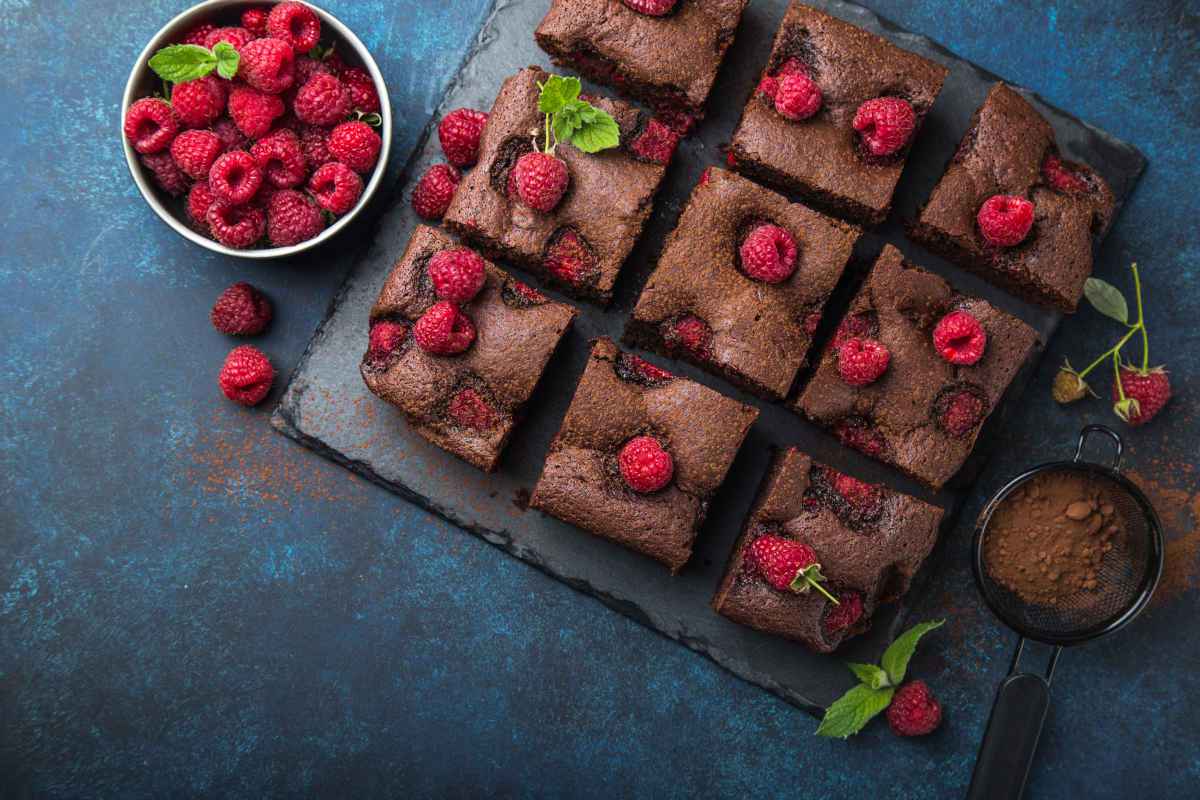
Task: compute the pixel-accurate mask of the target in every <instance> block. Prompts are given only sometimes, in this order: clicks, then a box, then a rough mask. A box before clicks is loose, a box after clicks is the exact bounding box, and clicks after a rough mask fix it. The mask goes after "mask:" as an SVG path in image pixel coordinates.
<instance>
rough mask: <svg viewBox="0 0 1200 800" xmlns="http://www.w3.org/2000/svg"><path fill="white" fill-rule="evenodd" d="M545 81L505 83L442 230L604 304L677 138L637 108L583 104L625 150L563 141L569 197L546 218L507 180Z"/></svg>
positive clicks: (527, 72)
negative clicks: (612, 126)
mask: <svg viewBox="0 0 1200 800" xmlns="http://www.w3.org/2000/svg"><path fill="white" fill-rule="evenodd" d="M549 77H550V76H549V75H548V74H547V73H546V72H544V71H542V70H541V69H538V68H537V67H529V68H527V69H523V70H521V71H520V72H519V73H517V74H516V75H514V76H513V77H511V78H509V79H508V80H506V81H505V82H504V85H503V87H502V88H501V89H500V94H499V96H498V97H497V98H496V102H495V104H494V105H493V106H492V110H491V113H490V114H489V116H488V121H487V125H486V126H485V127H484V131H483V139H482V141H481V143H480V149H479V163H478V164H477V165H476V166H475V167H474V168H473V169H472V170H471V171H470V172H468V173H467V174H466V175H464V176H463V178H462V181H461V182H460V183H459V186H458V189H457V191H456V192H455V194H454V199H453V200H452V201H451V203H450V208H449V209H448V210H447V211H446V215H445V222H446V226H447V227H448V228H449V229H450V230H451V231H453V232H454V233H456V234H458V235H459V236H461V237H463V238H464V239H466V240H468V241H470V242H472V243H473V244H475V245H476V246H478V247H480V248H481V249H483V250H484V251H485V252H486V253H488V254H489V255H491V256H493V257H496V258H504V259H507V260H510V261H512V262H513V263H515V264H518V265H520V266H523V267H525V268H526V269H528V270H530V271H532V272H536V273H538V274H540V275H542V276H544V277H545V278H546V279H547V280H548V281H551V282H553V283H555V284H557V285H559V286H561V287H562V288H563V290H564V291H566V292H567V293H569V294H571V295H573V296H575V297H580V298H584V299H588V300H593V301H596V302H599V303H602V304H607V303H608V302H609V301H610V300H611V299H612V289H613V284H614V283H616V280H617V274H618V273H619V272H620V270H621V266H622V265H623V264H624V262H625V259H626V257H627V256H628V255H629V252H630V251H631V250H632V249H633V246H634V244H635V243H636V242H637V240H638V237H639V236H641V233H642V228H643V226H644V225H645V223H646V219H647V217H649V215H650V210H651V207H652V201H653V198H654V195H655V194H656V193H657V192H658V189H659V185H660V183H661V182H662V178H663V175H664V174H665V172H666V161H668V160H669V158H670V156H671V153H672V151H673V149H674V142H675V140H676V139H677V138H678V137H677V135H676V134H674V133H673V132H671V131H670V130H668V129H666V127H665V126H661V125H657V124H656V123H655V121H654V120H653V119H652V118H650V117H649V116H648V115H646V114H644V113H642V112H639V111H638V110H637V109H636V108H634V107H633V106H631V105H629V104H627V103H622V102H620V101H615V100H607V99H603V98H597V97H590V98H588V100H589V102H591V103H592V104H593V105H594V106H596V107H597V108H601V109H603V110H604V111H606V112H608V113H609V114H611V115H612V116H613V118H614V119H615V120H616V122H617V125H618V127H619V128H620V130H621V146H620V147H619V148H614V149H611V150H604V151H601V152H599V153H593V154H589V153H584V152H583V151H581V150H579V149H577V148H576V147H575V146H574V145H571V144H565V143H561V142H560V143H559V144H558V146H557V147H556V148H555V155H556V156H557V158H558V159H560V160H561V161H562V162H563V163H564V164H565V165H566V169H567V180H568V183H567V188H566V193H565V194H564V195H563V196H562V197H561V200H558V201H557V202H556V203H555V204H554V206H553V208H552V209H551V210H549V211H545V212H543V211H535V210H534V209H532V208H530V207H528V206H527V205H526V204H524V203H522V202H520V201H519V200H518V199H517V198H516V197H513V196H512V195H513V191H514V189H515V187H514V185H513V184H514V182H513V181H512V180H511V178H512V174H513V172H514V169H513V168H514V167H515V165H516V164H517V162H518V161H519V160H520V159H521V157H522V156H525V155H527V154H529V153H530V152H532V150H533V142H532V138H531V137H532V135H533V134H532V133H531V132H535V131H541V130H542V129H543V126H544V118H543V116H542V114H541V113H540V112H539V111H538V95H539V92H540V89H539V87H538V84H539V83H545V82H546V80H547V79H548V78H549Z"/></svg>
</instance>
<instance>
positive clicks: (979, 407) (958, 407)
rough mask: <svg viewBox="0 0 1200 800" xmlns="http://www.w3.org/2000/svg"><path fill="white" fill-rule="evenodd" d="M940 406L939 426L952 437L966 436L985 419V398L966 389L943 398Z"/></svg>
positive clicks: (939, 403)
mask: <svg viewBox="0 0 1200 800" xmlns="http://www.w3.org/2000/svg"><path fill="white" fill-rule="evenodd" d="M938 405H939V411H938V424H939V425H941V427H942V430H944V431H946V433H948V434H950V435H951V436H958V437H963V436H966V435H967V434H969V433H970V432H971V431H973V430H975V427H976V426H977V425H978V424H979V423H980V421H981V420H982V419H983V412H984V408H983V398H982V397H980V396H979V395H977V394H975V393H974V392H971V391H968V390H966V389H961V390H959V391H957V392H954V393H952V394H949V395H946V396H944V397H942V398H941V399H940V400H939V402H938Z"/></svg>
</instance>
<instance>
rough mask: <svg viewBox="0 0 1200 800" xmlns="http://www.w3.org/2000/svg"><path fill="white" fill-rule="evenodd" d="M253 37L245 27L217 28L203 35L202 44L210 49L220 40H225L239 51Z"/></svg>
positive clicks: (252, 39)
mask: <svg viewBox="0 0 1200 800" xmlns="http://www.w3.org/2000/svg"><path fill="white" fill-rule="evenodd" d="M254 39H255V36H254V34H253V33H251V32H250V31H248V30H246V29H245V28H217V29H216V30H214V31H213V32H212V33H210V34H209V35H208V36H206V37H204V46H205V47H207V48H208V49H209V50H212V49H213V48H214V47H216V46H217V45H218V44H219V43H220V42H227V43H229V44H231V45H233V49H234V50H237V51H239V52H240V51H241V49H242V48H243V47H245V46H246V45H248V44H250V42H252V41H254Z"/></svg>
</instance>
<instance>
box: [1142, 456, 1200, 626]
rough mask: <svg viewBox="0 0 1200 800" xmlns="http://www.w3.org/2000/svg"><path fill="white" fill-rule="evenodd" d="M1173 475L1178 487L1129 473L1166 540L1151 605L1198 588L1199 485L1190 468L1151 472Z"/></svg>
mask: <svg viewBox="0 0 1200 800" xmlns="http://www.w3.org/2000/svg"><path fill="white" fill-rule="evenodd" d="M1159 471H1162V472H1163V474H1171V475H1175V476H1177V478H1178V479H1179V480H1180V485H1174V486H1172V485H1168V484H1167V483H1166V482H1162V481H1154V480H1151V479H1150V478H1147V477H1146V476H1145V475H1143V474H1142V473H1140V472H1135V471H1132V470H1131V471H1130V472H1129V473H1127V475H1128V477H1129V479H1130V480H1131V481H1133V482H1134V483H1135V484H1137V486H1138V488H1140V489H1141V490H1142V491H1143V492H1145V493H1146V496H1147V497H1148V498H1149V500H1150V504H1151V505H1153V506H1154V510H1155V511H1157V512H1158V517H1159V520H1161V521H1162V526H1163V533H1164V535H1165V537H1166V540H1167V542H1166V544H1167V547H1166V553H1165V557H1164V559H1163V575H1162V581H1161V582H1160V583H1159V585H1158V591H1157V592H1155V594H1154V600H1153V604H1154V605H1161V604H1163V603H1166V602H1169V601H1171V600H1174V599H1175V598H1177V597H1179V596H1180V595H1182V594H1183V593H1185V592H1189V591H1194V590H1196V589H1200V486H1198V485H1197V484H1198V481H1197V476H1196V474H1195V471H1194V468H1192V467H1191V466H1190V465H1188V466H1185V465H1178V464H1163V465H1161V470H1160V469H1155V472H1159Z"/></svg>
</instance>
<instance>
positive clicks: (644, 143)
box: [629, 119, 679, 164]
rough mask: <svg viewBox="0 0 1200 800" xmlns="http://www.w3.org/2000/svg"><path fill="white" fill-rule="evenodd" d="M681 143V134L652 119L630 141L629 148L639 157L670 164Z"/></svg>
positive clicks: (657, 162)
mask: <svg viewBox="0 0 1200 800" xmlns="http://www.w3.org/2000/svg"><path fill="white" fill-rule="evenodd" d="M678 144H679V134H678V133H676V132H675V131H674V130H672V129H671V128H670V127H668V126H666V125H664V124H663V123H662V122H660V121H658V120H657V119H651V120H650V121H649V122H647V123H646V127H645V128H644V129H643V130H642V132H641V133H639V134H638V135H637V137H636V138H635V139H634V140H633V141H632V142H631V143H630V145H629V149H630V150H632V151H633V154H634V155H636V156H637V157H638V158H641V159H643V160H645V161H649V162H651V163H654V164H669V163H671V157H672V156H673V155H675V146H676V145H678Z"/></svg>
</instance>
